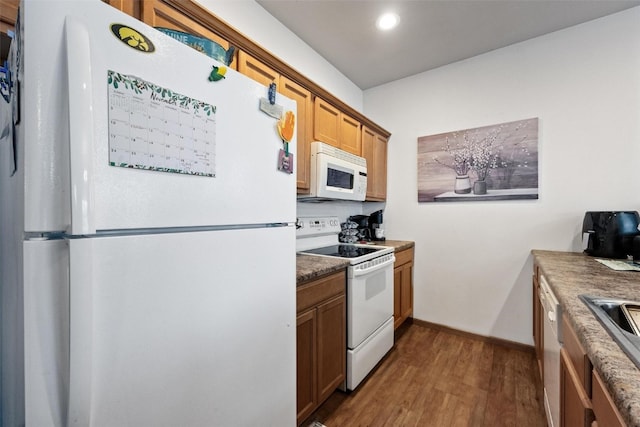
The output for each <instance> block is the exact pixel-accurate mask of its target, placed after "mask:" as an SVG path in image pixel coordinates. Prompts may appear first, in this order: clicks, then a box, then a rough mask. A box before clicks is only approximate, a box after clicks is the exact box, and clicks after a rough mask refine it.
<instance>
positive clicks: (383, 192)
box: [362, 126, 387, 201]
mask: <svg viewBox="0 0 640 427" xmlns="http://www.w3.org/2000/svg"><path fill="white" fill-rule="evenodd" d="M362 157H364V158H365V159H367V200H369V201H382V200H385V199H386V198H387V138H385V137H383V136H382V135H380V134H379V133H377V132H375V131H374V130H372V129H369V128H368V127H367V126H362Z"/></svg>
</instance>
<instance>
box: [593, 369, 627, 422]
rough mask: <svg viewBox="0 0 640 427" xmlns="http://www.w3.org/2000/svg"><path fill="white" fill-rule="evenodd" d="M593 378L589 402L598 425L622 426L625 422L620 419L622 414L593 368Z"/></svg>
mask: <svg viewBox="0 0 640 427" xmlns="http://www.w3.org/2000/svg"><path fill="white" fill-rule="evenodd" d="M592 372H593V378H592V380H591V382H592V385H593V390H592V393H591V404H592V406H593V412H594V413H595V415H596V420H597V421H598V425H601V426H607V427H618V426H619V427H624V426H625V425H626V423H625V422H624V421H623V420H622V416H621V415H620V413H619V412H618V408H616V405H615V403H614V402H613V399H612V398H611V396H610V395H609V392H608V391H607V387H606V386H605V385H604V381H603V380H602V378H601V377H600V375H599V374H598V373H597V372H596V371H595V370H593V371H592Z"/></svg>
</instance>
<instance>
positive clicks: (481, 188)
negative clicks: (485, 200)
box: [473, 181, 487, 194]
mask: <svg viewBox="0 0 640 427" xmlns="http://www.w3.org/2000/svg"><path fill="white" fill-rule="evenodd" d="M473 194H487V181H476V182H474V183H473Z"/></svg>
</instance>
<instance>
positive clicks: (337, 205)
mask: <svg viewBox="0 0 640 427" xmlns="http://www.w3.org/2000/svg"><path fill="white" fill-rule="evenodd" d="M384 208H385V203H384V202H352V201H345V200H330V201H324V202H298V203H297V211H296V215H297V216H298V217H305V216H337V217H338V219H339V220H340V222H344V221H345V220H346V219H347V218H348V217H350V216H351V215H369V214H371V213H372V212H375V211H378V210H380V209H384Z"/></svg>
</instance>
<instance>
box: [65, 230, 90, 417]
mask: <svg viewBox="0 0 640 427" xmlns="http://www.w3.org/2000/svg"><path fill="white" fill-rule="evenodd" d="M92 240H93V239H70V240H69V256H70V258H69V259H70V260H69V411H68V420H69V421H68V425H69V426H89V425H91V400H92V372H93V364H92V363H93V286H92V283H93V280H92V273H93V267H92V266H93V258H92V257H93V255H92V253H93V251H92V247H91V245H92V243H93V242H92ZM87 246H88V247H87Z"/></svg>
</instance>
